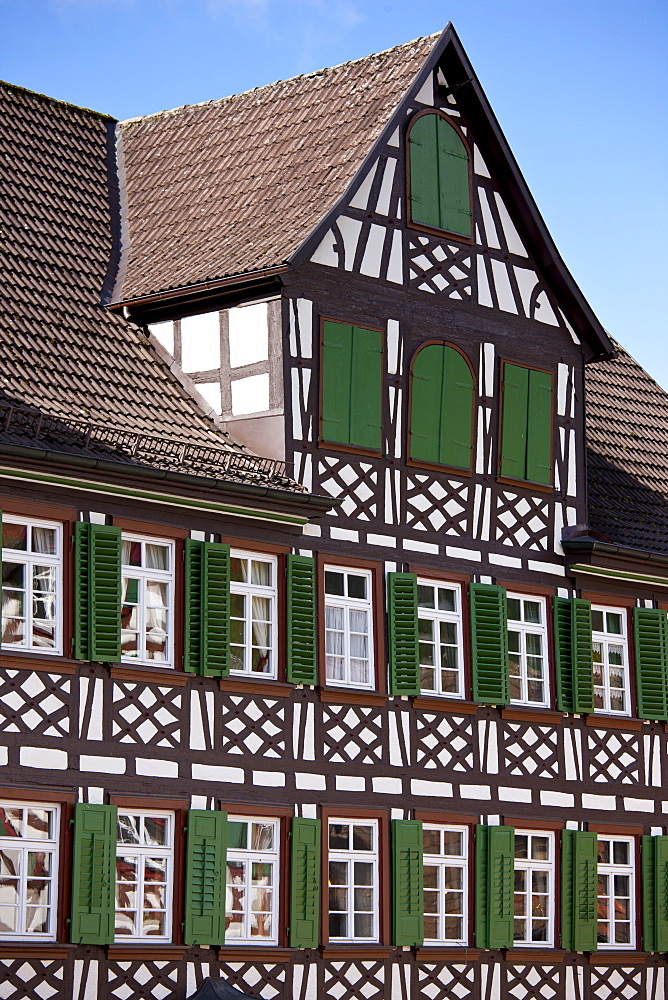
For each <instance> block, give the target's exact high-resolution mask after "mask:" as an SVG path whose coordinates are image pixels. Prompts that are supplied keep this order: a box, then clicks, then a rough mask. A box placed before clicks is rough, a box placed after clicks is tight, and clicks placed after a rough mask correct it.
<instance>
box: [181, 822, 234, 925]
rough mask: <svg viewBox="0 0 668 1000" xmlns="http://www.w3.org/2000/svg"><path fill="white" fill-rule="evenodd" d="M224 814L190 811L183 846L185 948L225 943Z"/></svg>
mask: <svg viewBox="0 0 668 1000" xmlns="http://www.w3.org/2000/svg"><path fill="white" fill-rule="evenodd" d="M226 829H227V813H224V812H220V811H218V810H210V809H190V810H189V812H188V837H187V846H186V897H185V919H184V925H183V926H184V931H183V939H184V941H185V943H186V944H188V945H194V944H209V945H211V944H224V943H225V882H226V879H225V865H226V858H227V835H226Z"/></svg>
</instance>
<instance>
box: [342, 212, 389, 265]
mask: <svg viewBox="0 0 668 1000" xmlns="http://www.w3.org/2000/svg"><path fill="white" fill-rule="evenodd" d="M386 233H387V230H386V229H385V227H384V226H378V225H376V223H375V222H374V223H372V224H371V227H370V229H369V236H368V238H367V241H366V247H365V248H364V255H363V257H362V263H361V265H360V271H361V273H362V274H367V275H369V277H370V278H378V277H380V265H381V263H382V256H383V247H384V245H385V234H386ZM351 260H352V259H351ZM348 270H350V268H348Z"/></svg>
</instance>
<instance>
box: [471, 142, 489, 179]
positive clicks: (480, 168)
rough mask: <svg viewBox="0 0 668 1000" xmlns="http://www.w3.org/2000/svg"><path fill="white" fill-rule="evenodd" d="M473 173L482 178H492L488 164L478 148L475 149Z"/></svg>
mask: <svg viewBox="0 0 668 1000" xmlns="http://www.w3.org/2000/svg"><path fill="white" fill-rule="evenodd" d="M473 172H474V173H475V174H479V175H480V176H481V177H491V174H490V172H489V170H488V169H487V164H486V163H485V161H484V160H483V158H482V154H481V152H480V150H479V149H478V147H477V146H474V147H473Z"/></svg>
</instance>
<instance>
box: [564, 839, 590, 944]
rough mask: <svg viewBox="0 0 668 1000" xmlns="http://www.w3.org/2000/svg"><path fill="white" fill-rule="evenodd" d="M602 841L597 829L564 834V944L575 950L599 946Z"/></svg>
mask: <svg viewBox="0 0 668 1000" xmlns="http://www.w3.org/2000/svg"><path fill="white" fill-rule="evenodd" d="M597 885H598V843H597V837H596V834H595V833H583V832H581V831H576V830H564V831H563V832H562V835H561V945H562V948H566V949H568V950H571V951H596V948H597V906H598V899H597Z"/></svg>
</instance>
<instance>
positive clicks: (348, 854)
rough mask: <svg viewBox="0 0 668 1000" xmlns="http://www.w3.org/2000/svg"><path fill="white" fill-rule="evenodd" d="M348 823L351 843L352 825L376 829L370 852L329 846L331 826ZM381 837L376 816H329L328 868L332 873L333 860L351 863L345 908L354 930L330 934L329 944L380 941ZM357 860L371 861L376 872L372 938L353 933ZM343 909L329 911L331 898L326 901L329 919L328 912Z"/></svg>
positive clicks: (373, 886)
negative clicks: (355, 865) (368, 817)
mask: <svg viewBox="0 0 668 1000" xmlns="http://www.w3.org/2000/svg"><path fill="white" fill-rule="evenodd" d="M346 824H347V825H348V827H349V831H350V832H349V835H348V837H349V842H351V840H352V827H353V826H370V827H372V829H373V843H374V847H373V850H371V851H360V850H355V849H354V848H352V847H350V848H348V850H342V849H338V850H337V849H332V848H330V846H329V831H330V827H331V826H343V825H346ZM379 838H380V824H379V822H378V820H377V819H365V818H364V817H358V818H357V819H349V818H348V817H346V816H330V817H329V819H328V821H327V868H328V874H329V863H330V862H331V861H334V862H343V863H346V864H347V865H348V881H347V886H346V888H347V900H348V909H347V911H346V914H347V923H348V928H349V929H352V931H353V933H352V934H349V935H347V936H346V937H334V936H332V935H329V934H328V939H329V942H330V944H332V943H337V944H344V943H348V944H359V943H361V942H364V943H367V944H378V940H379V938H378V935H379V919H378V918H379V912H378V911H379V909H380V905H379V904H380V881H379V859H380V851H379ZM355 861H364V862H366V863H370V864H371V865H372V866H373V874H372V883H373V884H372V886H371V887H370V888H371V889H372V898H373V904H372V915H373V916H372V921H373V929H372V935H371V937H356V936H355V934H354V930H355V919H354V915H355V906H354V895H355V889H354V863H355ZM328 881H329V879H328ZM364 888H369V886H365V887H364ZM340 912H343V911H340V910H330V909H329V901H328V903H327V914H328V918H329V914H330V913H340ZM358 912H360V911H358ZM361 912H365V913H367V912H368V911H367V910H365V911H361ZM327 929H328V932H329V926H328V928H327Z"/></svg>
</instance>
